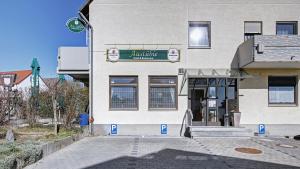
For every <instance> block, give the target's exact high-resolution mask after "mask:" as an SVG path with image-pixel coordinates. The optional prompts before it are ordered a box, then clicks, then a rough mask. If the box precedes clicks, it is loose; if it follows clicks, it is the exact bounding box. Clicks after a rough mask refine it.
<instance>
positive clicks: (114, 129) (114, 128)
mask: <svg viewBox="0 0 300 169" xmlns="http://www.w3.org/2000/svg"><path fill="white" fill-rule="evenodd" d="M110 134H112V135H116V134H118V125H117V124H111V125H110Z"/></svg>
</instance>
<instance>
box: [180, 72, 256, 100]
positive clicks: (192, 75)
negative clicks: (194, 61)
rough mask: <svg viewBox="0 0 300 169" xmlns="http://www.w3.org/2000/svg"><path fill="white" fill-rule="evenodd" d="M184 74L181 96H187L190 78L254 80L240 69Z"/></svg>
mask: <svg viewBox="0 0 300 169" xmlns="http://www.w3.org/2000/svg"><path fill="white" fill-rule="evenodd" d="M183 72H184V73H183V77H182V81H181V86H180V92H179V95H187V90H186V92H185V93H186V94H183V90H184V88H185V89H187V81H188V79H189V78H234V79H245V78H253V76H252V75H249V74H248V73H247V72H245V71H243V70H240V69H205V68H204V69H184V70H183Z"/></svg>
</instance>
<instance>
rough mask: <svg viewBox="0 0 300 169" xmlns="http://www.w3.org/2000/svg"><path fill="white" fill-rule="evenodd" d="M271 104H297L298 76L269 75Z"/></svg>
mask: <svg viewBox="0 0 300 169" xmlns="http://www.w3.org/2000/svg"><path fill="white" fill-rule="evenodd" d="M268 83H269V104H296V86H297V78H296V77H291V76H290V77H278V76H277V77H269V81H268Z"/></svg>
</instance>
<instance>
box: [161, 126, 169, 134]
mask: <svg viewBox="0 0 300 169" xmlns="http://www.w3.org/2000/svg"><path fill="white" fill-rule="evenodd" d="M160 133H161V134H167V133H168V125H166V124H161V125H160Z"/></svg>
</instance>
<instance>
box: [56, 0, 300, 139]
mask: <svg viewBox="0 0 300 169" xmlns="http://www.w3.org/2000/svg"><path fill="white" fill-rule="evenodd" d="M299 9H300V2H299V1H297V0H252V1H247V0H242V1H241V0H228V1H223V0H187V1H180V0H172V1H164V0H155V1H147V0H93V1H88V3H86V4H85V6H84V7H83V8H82V9H81V12H82V13H83V14H84V15H85V16H86V17H87V18H88V20H89V22H90V24H91V25H92V26H93V82H92V83H93V90H92V93H93V118H94V128H95V132H96V133H98V134H101V135H109V134H112V133H111V132H112V130H111V125H112V124H116V125H117V128H118V130H117V134H119V135H161V132H162V130H161V125H162V124H167V128H168V129H167V135H174V136H179V135H181V134H182V131H183V130H185V128H186V126H187V124H188V126H189V125H190V126H211V127H233V126H237V124H238V123H240V126H242V127H245V128H247V129H251V130H252V132H258V125H259V124H265V125H266V133H267V134H270V135H295V134H299V133H297V131H300V108H299V103H298V102H299V94H298V93H299V86H298V82H299V75H300V71H299V68H300V67H299V66H300V63H299V61H300V37H299V36H298V32H299V25H298V22H299V19H300V11H299ZM85 50H86V49H85ZM64 57H68V56H63V55H60V56H59V60H60V59H62V58H64ZM82 57H83V56H82ZM84 57H85V59H84V60H86V57H87V55H84ZM78 61H79V60H78ZM75 69H76V68H75V67H74V70H75ZM67 71H69V74H72V75H73V76H74V77H77V78H78V79H84V75H86V73H82V72H80V71H75V72H74V71H73V72H72V71H71V72H70V69H69V68H68V70H66V71H65V72H67ZM58 72H59V73H63V72H64V70H63V68H61V67H58ZM85 78H86V77H85ZM189 110H190V111H189ZM190 112H191V113H190ZM237 112H241V113H240V120H238V119H239V118H238V117H239V116H237V118H236V119H234V118H233V114H238V113H237ZM189 120H191V121H192V122H189ZM203 128H205V127H203ZM182 129H183V130H182Z"/></svg>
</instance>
